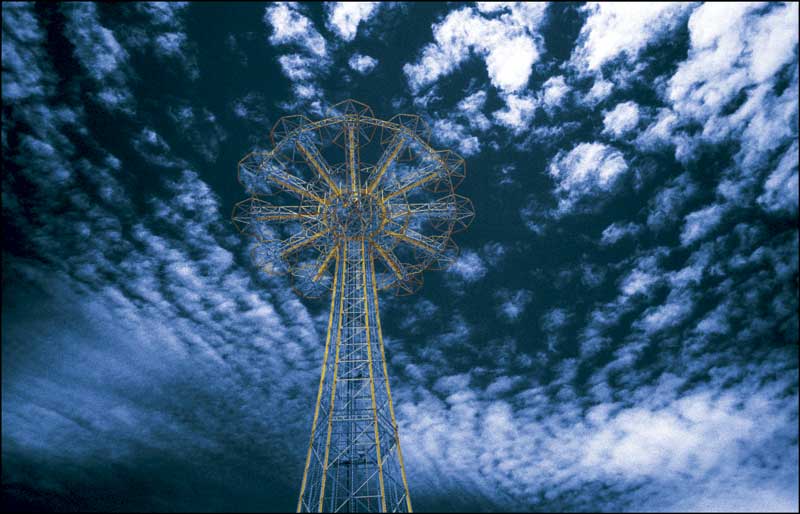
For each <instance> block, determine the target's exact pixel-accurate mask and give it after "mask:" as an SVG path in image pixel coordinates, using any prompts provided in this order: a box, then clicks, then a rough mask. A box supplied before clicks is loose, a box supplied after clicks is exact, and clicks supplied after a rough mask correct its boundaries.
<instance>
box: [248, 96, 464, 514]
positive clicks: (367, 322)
mask: <svg viewBox="0 0 800 514" xmlns="http://www.w3.org/2000/svg"><path fill="white" fill-rule="evenodd" d="M330 113H331V114H330V116H329V117H327V118H325V119H323V120H320V121H316V122H312V121H310V120H308V119H307V118H305V117H302V116H290V117H286V118H282V119H281V120H279V121H278V123H277V124H276V125H275V127H274V128H273V130H272V133H271V138H272V142H273V145H274V148H273V149H272V150H271V151H269V152H253V153H251V154H249V155H248V156H246V157H245V158H244V159H242V161H241V162H240V163H239V180H240V182H242V184H243V185H244V186H245V187H246V188H247V190H248V192H249V193H251V195H252V196H251V197H250V198H248V199H247V200H245V201H243V202H240V203H239V204H237V205H236V206H235V208H234V212H233V221H234V223H235V224H236V225H237V227H238V228H239V229H240V230H241V231H242V232H245V233H248V234H250V235H252V236H254V237H255V238H256V244H255V245H254V248H253V258H254V260H255V262H256V263H257V264H258V265H259V267H260V268H261V269H263V270H264V271H266V272H269V273H282V272H284V273H288V274H290V275H291V277H292V280H293V286H294V287H295V289H296V290H297V291H298V292H299V293H301V294H303V295H305V296H309V297H319V296H321V295H322V294H324V293H325V292H327V291H328V290H330V291H331V304H330V314H329V319H328V329H327V336H326V339H325V351H324V358H323V363H322V372H321V377H320V383H319V389H318V393H317V401H316V407H315V409H314V418H313V422H312V427H311V439H310V442H309V445H308V452H307V455H306V463H305V469H304V472H303V478H302V482H301V487H300V497H299V499H298V503H297V511H298V512H322V511H329V512H411V510H412V509H411V498H410V496H409V493H408V483H407V480H406V474H405V467H404V465H403V453H402V450H401V447H400V438H399V434H398V428H397V421H396V419H395V414H394V407H393V405H392V397H391V390H390V387H389V377H388V374H387V367H386V358H385V353H384V348H383V338H382V335H381V321H380V315H379V304H378V291H379V290H386V289H392V290H395V291H396V292H397V293H398V294H410V293H413V292H414V291H416V290H417V289H418V288H419V287H420V286H421V285H422V280H421V272H422V271H423V270H424V269H426V268H431V267H434V268H435V267H439V268H441V267H445V266H447V265H449V264H450V263H451V262H452V261H453V260H454V259H455V257H456V255H457V250H458V249H457V247H456V246H455V244H454V243H453V241H452V239H451V235H452V234H453V233H454V232H456V231H458V230H463V229H465V228H466V227H467V226H468V224H469V223H470V221H471V220H472V217H473V211H472V206H471V204H470V202H469V200H467V199H466V198H464V197H461V196H458V195H456V194H455V192H454V191H455V188H456V186H457V185H458V183H459V182H460V180H461V179H463V178H464V161H463V159H461V158H460V157H459V156H458V155H456V154H454V153H453V152H450V151H449V150H443V151H436V150H433V149H432V148H431V147H430V146H429V145H428V138H429V131H428V129H427V127H426V125H425V124H424V123H423V122H422V120H421V119H420V118H419V117H417V116H411V115H397V116H395V117H394V118H392V119H391V120H389V121H384V120H380V119H377V118H375V117H374V116H373V114H372V111H371V110H370V109H369V107H367V106H366V105H364V104H361V103H359V102H355V101H353V100H347V101H345V102H342V103H340V104H337V105H335V106H333V107H332V108H331V111H330ZM378 133H379V134H380V137H377V135H378Z"/></svg>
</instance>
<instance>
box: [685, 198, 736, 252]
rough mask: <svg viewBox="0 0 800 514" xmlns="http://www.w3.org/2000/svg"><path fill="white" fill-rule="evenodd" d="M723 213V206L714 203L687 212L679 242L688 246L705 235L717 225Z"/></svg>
mask: <svg viewBox="0 0 800 514" xmlns="http://www.w3.org/2000/svg"><path fill="white" fill-rule="evenodd" d="M724 213H725V208H724V206H722V205H720V204H714V205H709V206H708V207H706V208H704V209H700V210H699V211H695V212H692V213H690V214H687V215H686V218H684V224H683V230H682V231H681V244H682V245H683V246H688V245H690V244H692V243H693V242H695V241H697V240H698V239H701V238H703V237H705V236H706V235H707V234H709V233H710V232H711V231H712V230H714V229H715V228H716V227H717V225H719V222H720V221H722V215H723V214H724Z"/></svg>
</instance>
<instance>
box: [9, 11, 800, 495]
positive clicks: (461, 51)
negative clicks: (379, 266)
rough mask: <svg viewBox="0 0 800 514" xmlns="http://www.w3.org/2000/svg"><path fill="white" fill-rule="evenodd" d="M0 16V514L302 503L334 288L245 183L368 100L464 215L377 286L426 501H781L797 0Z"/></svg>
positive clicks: (791, 282) (791, 487) (792, 389)
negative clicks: (240, 167)
mask: <svg viewBox="0 0 800 514" xmlns="http://www.w3.org/2000/svg"><path fill="white" fill-rule="evenodd" d="M2 12H3V14H2V17H3V32H2V62H3V71H2V99H3V117H2V152H3V173H2V215H3V231H2V235H3V260H2V264H3V274H2V300H3V301H2V461H3V466H2V483H3V506H4V508H19V509H21V508H26V509H58V510H206V511H213V510H240V511H241V510H250V511H258V510H268V511H279V510H293V509H294V507H295V505H296V501H297V494H298V492H299V487H300V479H301V476H302V465H303V459H304V455H305V448H306V447H307V444H308V436H309V430H310V426H311V418H312V414H313V401H314V395H315V391H316V387H317V381H318V377H319V364H320V361H321V356H322V343H324V333H323V331H324V329H325V321H326V320H327V312H326V308H327V304H326V302H325V301H323V300H319V301H308V300H301V299H299V298H297V297H296V295H295V294H294V293H293V292H292V290H291V289H290V287H289V284H288V282H287V281H286V280H285V279H284V278H281V277H277V278H276V277H268V276H264V275H261V274H259V273H257V272H256V270H255V268H254V266H253V265H252V263H251V262H250V257H249V244H250V242H249V241H247V240H246V239H244V238H243V237H242V236H240V235H239V234H238V233H237V232H236V231H235V229H234V227H233V225H232V224H231V223H230V221H229V216H230V213H231V210H232V207H233V204H234V203H235V202H237V201H239V200H241V199H243V198H244V197H245V192H244V189H243V188H242V187H241V185H240V184H238V183H237V181H236V163H237V162H238V160H239V159H240V158H241V157H243V156H244V155H245V154H247V153H248V152H250V151H251V150H253V149H265V148H268V146H269V138H268V133H269V129H270V128H271V126H272V125H273V124H274V123H275V121H276V120H277V119H278V118H279V117H281V116H283V115H287V114H294V113H303V114H306V115H308V116H309V117H312V118H314V117H319V116H322V115H323V114H324V113H325V110H326V108H327V107H328V106H330V105H332V104H333V103H336V102H338V101H341V100H344V99H346V98H354V99H357V100H360V101H362V102H365V103H367V104H369V105H371V106H372V108H373V110H374V112H375V114H376V115H377V116H379V117H383V118H387V119H388V118H389V117H391V116H392V115H394V114H396V113H400V112H411V113H417V114H419V115H421V116H422V117H424V119H425V120H426V121H427V122H428V123H429V125H430V126H431V127H432V129H433V139H432V143H433V145H434V146H435V147H437V148H453V149H455V150H457V151H458V152H460V153H461V154H462V155H463V156H464V157H465V158H466V161H467V178H466V180H465V181H464V183H463V185H462V186H461V188H460V191H459V192H460V193H461V194H464V195H466V196H468V197H470V198H471V199H472V201H473V203H474V205H475V209H476V212H477V215H476V219H475V222H474V223H473V225H472V226H471V227H470V229H469V230H468V231H467V232H465V233H462V234H459V235H458V236H456V240H457V242H458V244H459V245H460V246H461V248H462V252H461V255H460V257H459V259H458V261H457V262H456V263H455V265H453V266H452V267H451V268H450V269H449V270H448V271H445V272H429V273H427V274H426V275H425V286H424V287H423V289H422V291H421V292H420V293H419V294H417V295H415V296H412V297H401V298H398V297H389V296H387V297H382V307H381V308H382V317H383V327H384V336H385V341H386V346H387V359H388V360H389V373H390V376H391V383H392V391H393V393H394V399H395V405H396V409H397V415H398V423H399V425H400V434H401V439H402V443H403V453H404V456H405V460H406V469H407V472H408V479H409V488H410V491H411V498H412V501H413V504H414V507H415V510H418V511H426V510H444V511H446V510H458V509H463V508H472V509H476V508H477V509H480V510H484V511H493V510H509V509H511V510H604V511H607V510H654V511H659V510H728V509H733V510H763V509H766V510H796V509H797V504H798V471H797V470H798V346H797V343H798V315H797V308H798V32H797V27H798V5H797V3H793V4H782V3H771V4H745V3H737V4H730V5H725V4H717V3H715V4H695V3H686V4H658V3H653V2H648V3H641V4H631V5H629V4H626V5H615V4H602V5H591V4H589V5H583V4H563V3H560V4H553V5H545V4H533V3H530V4H513V3H508V4H506V3H503V4H481V3H478V4H460V3H452V4H444V3H427V2H426V3H418V4H400V3H388V4H381V5H372V4H367V3H364V4H353V3H349V4H346V5H345V4H334V3H330V4H325V5H322V4H309V5H294V4H270V5H264V4H258V3H242V4H236V3H225V4H221V3H198V4H190V5H183V4H177V3H172V4H169V5H166V4H124V5H119V6H115V5H96V4H91V3H70V4H63V5H59V4H51V3H48V4H44V3H41V4H27V3H26V4H14V3H4V4H3V11H2Z"/></svg>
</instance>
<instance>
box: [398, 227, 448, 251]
mask: <svg viewBox="0 0 800 514" xmlns="http://www.w3.org/2000/svg"><path fill="white" fill-rule="evenodd" d="M386 235H388V236H391V237H394V238H395V239H397V240H399V241H403V242H405V243H408V244H410V245H411V246H414V247H416V248H419V249H421V250H424V251H426V252H428V253H431V254H437V253H439V252H440V251H441V249H442V248H441V245H440V244H439V242H437V241H436V240H434V239H431V238H430V237H427V236H423V235H422V234H420V233H419V232H416V231H414V230H411V229H406V231H405V232H403V233H400V232H386Z"/></svg>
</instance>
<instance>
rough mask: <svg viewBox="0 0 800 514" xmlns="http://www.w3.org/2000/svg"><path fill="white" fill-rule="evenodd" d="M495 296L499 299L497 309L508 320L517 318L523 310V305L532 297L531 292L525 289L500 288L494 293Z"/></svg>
mask: <svg viewBox="0 0 800 514" xmlns="http://www.w3.org/2000/svg"><path fill="white" fill-rule="evenodd" d="M495 297H496V298H497V299H498V300H500V302H501V303H500V306H499V307H498V311H499V312H500V314H501V316H503V317H504V318H505V319H507V320H508V321H515V320H517V319H518V318H519V317H520V316H521V315H522V313H523V312H524V311H525V307H526V306H527V305H528V303H530V301H531V300H532V299H533V294H532V293H531V292H530V291H528V290H527V289H519V290H517V291H513V292H512V291H510V290H508V289H501V290H499V291H497V292H496V293H495Z"/></svg>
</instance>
